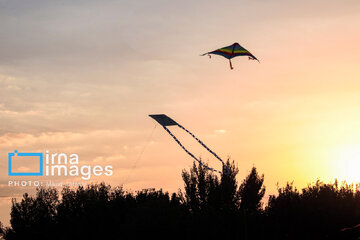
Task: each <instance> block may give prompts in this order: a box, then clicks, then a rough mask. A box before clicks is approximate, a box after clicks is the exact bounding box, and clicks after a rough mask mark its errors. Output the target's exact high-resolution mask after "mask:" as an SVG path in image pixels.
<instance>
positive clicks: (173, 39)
mask: <svg viewBox="0 0 360 240" xmlns="http://www.w3.org/2000/svg"><path fill="white" fill-rule="evenodd" d="M359 23H360V2H359V1H358V0H343V1H333V0H326V1H325V0H304V1H285V0H279V1H272V0H271V1H269V0H259V1H250V0H248V1H243V0H241V1H239V0H237V1H227V2H226V1H222V2H220V1H209V0H207V1H185V0H182V1H177V0H173V1H155V0H151V1H125V0H124V1H115V0H114V1H91V0H86V1H85V0H83V1H45V0H42V1H40V0H39V1H6V0H0V123H1V125H0V221H2V222H3V223H4V224H5V225H7V224H8V221H9V213H10V205H11V198H12V197H20V196H21V195H22V194H23V193H25V192H27V191H30V188H21V187H8V181H9V180H11V179H12V180H13V179H27V180H34V179H36V178H35V177H27V178H24V177H22V178H20V177H18V178H14V177H9V176H8V174H7V169H8V162H7V154H8V152H13V151H14V150H15V149H17V150H19V151H21V152H45V151H46V150H49V152H59V153H60V152H62V153H69V154H70V153H76V154H78V155H79V157H80V162H81V164H90V165H95V164H101V165H112V166H113V168H114V174H113V176H111V177H106V178H105V177H94V178H93V179H92V181H91V182H95V181H97V182H100V181H106V182H107V183H109V184H111V185H113V186H117V185H123V186H124V188H125V189H129V190H140V189H142V188H148V187H156V188H163V189H164V190H167V191H171V192H177V191H178V189H179V188H182V187H183V182H182V180H181V171H182V170H183V169H189V168H190V167H191V165H192V159H191V158H190V157H189V156H188V155H187V154H186V153H185V152H184V151H183V150H182V149H181V148H180V147H179V146H178V145H177V144H176V143H175V142H174V141H173V140H172V139H171V137H170V136H169V135H168V134H167V133H166V132H165V131H164V130H163V129H162V128H161V127H160V126H157V127H156V128H155V126H156V123H155V121H154V120H153V119H151V118H149V117H148V114H154V113H165V114H167V115H168V116H170V117H172V118H173V119H175V120H176V121H178V122H179V123H180V124H182V125H183V126H184V127H186V128H188V129H189V130H190V131H192V132H193V133H194V134H195V135H196V136H197V137H199V138H200V139H201V140H202V141H203V142H204V143H206V144H207V145H208V146H209V147H210V148H211V149H212V150H214V152H216V153H217V154H218V155H219V156H220V157H222V158H223V159H226V158H227V157H230V158H231V159H233V160H234V161H235V162H236V164H237V166H238V167H239V170H240V171H239V175H238V178H239V181H241V180H242V179H243V178H244V177H245V176H246V175H247V173H248V172H249V171H250V169H251V167H252V166H255V167H257V169H258V171H259V172H260V173H261V174H264V175H265V185H266V187H267V195H268V194H274V193H276V184H277V183H279V185H280V186H283V185H284V184H285V183H286V182H287V181H294V184H295V185H296V186H298V187H299V188H301V187H304V186H306V185H307V184H308V183H311V182H314V181H316V180H317V179H318V178H319V179H320V180H323V181H325V182H328V181H333V180H334V178H338V179H339V180H347V181H348V182H354V181H355V182H356V181H360V111H359V106H360V81H359V80H360V67H359V65H360V47H359V42H360V28H359ZM234 42H239V43H240V44H241V45H242V46H243V47H245V48H246V49H248V50H249V51H250V52H251V53H252V54H254V55H255V56H256V57H257V58H258V59H259V60H260V62H261V63H258V62H256V61H248V59H247V57H238V58H234V59H233V61H232V63H233V66H234V68H235V69H234V70H230V68H229V63H228V61H227V59H225V58H222V57H220V56H213V57H212V58H211V59H209V58H208V57H206V56H204V57H200V56H199V55H200V54H202V53H205V52H208V51H212V50H215V49H217V48H220V47H224V46H228V45H230V44H232V43H234ZM171 130H172V131H173V132H174V133H175V134H177V136H179V138H181V139H183V141H184V143H185V145H186V146H187V147H188V148H189V149H190V150H191V151H192V152H193V153H194V155H196V156H201V157H202V158H203V159H206V160H207V159H208V162H209V164H210V165H211V166H214V167H218V168H219V167H220V164H219V162H218V161H216V159H214V158H213V157H211V155H209V154H208V153H206V151H205V150H204V149H202V148H201V146H200V145H199V144H197V143H196V141H193V140H191V139H190V138H189V137H187V136H186V135H184V134H183V133H182V132H181V131H180V129H176V128H175V127H171ZM62 180H65V179H62ZM72 180H73V179H72ZM87 183H90V182H87Z"/></svg>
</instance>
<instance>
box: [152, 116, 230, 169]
mask: <svg viewBox="0 0 360 240" xmlns="http://www.w3.org/2000/svg"><path fill="white" fill-rule="evenodd" d="M149 117H152V118H153V119H154V120H155V121H157V122H158V123H159V124H160V125H161V126H162V127H163V128H164V129H165V131H167V132H168V133H169V134H170V136H171V137H172V138H173V139H174V140H175V141H176V142H177V144H179V146H180V147H181V148H182V149H183V150H184V151H185V152H186V153H187V154H189V155H190V156H191V157H192V158H193V159H195V160H196V161H197V162H198V163H199V164H201V165H202V166H204V167H205V168H207V169H209V170H210V171H213V172H218V173H220V174H221V173H222V171H220V170H216V169H214V168H211V167H209V166H208V165H206V164H205V163H203V162H202V161H201V160H200V159H198V158H196V157H195V156H194V155H193V154H192V153H191V152H189V151H188V150H187V149H186V148H185V147H184V145H183V144H182V143H181V142H180V141H179V140H178V139H177V138H176V137H175V135H174V134H173V133H172V132H170V130H169V129H168V128H167V127H168V126H178V127H179V128H181V129H182V130H184V131H185V132H187V133H188V134H190V136H192V137H193V138H194V139H195V140H196V141H198V142H199V143H200V144H201V146H203V147H204V148H205V149H206V150H207V151H209V152H210V153H211V154H212V155H214V156H215V157H216V158H217V159H218V160H219V161H220V162H221V163H222V165H223V169H226V172H224V174H229V173H230V169H229V167H228V166H227V165H226V164H225V163H224V161H223V160H222V159H221V158H220V157H219V156H218V155H216V153H214V152H213V151H212V150H211V149H210V148H208V147H207V146H206V145H205V144H204V143H203V142H202V141H201V140H200V139H198V138H197V137H195V135H194V134H192V133H191V132H190V131H189V130H187V129H186V128H184V127H183V126H181V125H180V124H178V123H177V122H175V121H174V120H173V119H171V118H170V117H168V116H166V115H165V114H154V115H149Z"/></svg>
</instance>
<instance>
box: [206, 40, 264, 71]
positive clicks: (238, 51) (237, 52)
mask: <svg viewBox="0 0 360 240" xmlns="http://www.w3.org/2000/svg"><path fill="white" fill-rule="evenodd" d="M210 54H216V55H220V56H223V57H224V58H227V59H229V62H230V68H231V69H233V67H232V64H231V59H232V58H234V57H238V56H248V57H249V59H251V60H257V61H258V62H260V61H259V60H258V59H257V58H256V57H255V56H254V55H252V54H251V53H250V52H249V51H248V50H246V49H245V48H243V47H242V46H240V44H239V43H234V44H232V45H230V46H227V47H223V48H219V49H216V50H215V51H212V52H207V53H204V54H202V55H201V56H205V55H208V56H209V57H211V56H210Z"/></svg>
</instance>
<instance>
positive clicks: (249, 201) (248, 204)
mask: <svg viewBox="0 0 360 240" xmlns="http://www.w3.org/2000/svg"><path fill="white" fill-rule="evenodd" d="M263 184H264V175H262V176H261V177H260V176H259V175H258V173H257V170H256V168H255V167H253V168H252V169H251V171H250V174H249V175H248V176H247V177H246V179H245V180H244V182H243V183H242V184H241V185H240V188H239V191H238V194H239V197H240V208H241V209H243V210H245V211H247V212H252V213H254V212H258V211H259V210H260V209H261V205H262V204H261V199H262V198H263V197H264V194H265V186H264V185H263Z"/></svg>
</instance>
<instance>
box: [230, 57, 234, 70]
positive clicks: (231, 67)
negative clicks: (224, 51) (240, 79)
mask: <svg viewBox="0 0 360 240" xmlns="http://www.w3.org/2000/svg"><path fill="white" fill-rule="evenodd" d="M229 63H230V69H231V70H233V69H234V68H233V66H232V63H231V59H229Z"/></svg>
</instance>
